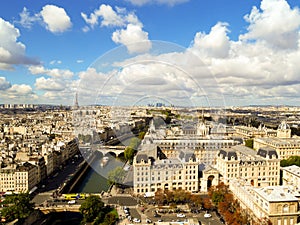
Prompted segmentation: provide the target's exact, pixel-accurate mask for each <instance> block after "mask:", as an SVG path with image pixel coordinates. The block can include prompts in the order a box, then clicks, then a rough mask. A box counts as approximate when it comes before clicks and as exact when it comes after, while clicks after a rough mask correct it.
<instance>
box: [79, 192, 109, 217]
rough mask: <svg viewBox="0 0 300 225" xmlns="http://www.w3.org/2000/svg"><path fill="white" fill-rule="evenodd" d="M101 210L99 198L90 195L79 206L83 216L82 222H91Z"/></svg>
mask: <svg viewBox="0 0 300 225" xmlns="http://www.w3.org/2000/svg"><path fill="white" fill-rule="evenodd" d="M103 209H104V203H103V202H102V201H101V198H100V197H99V196H96V195H91V196H89V197H87V198H86V199H85V201H84V202H83V203H82V204H81V206H80V208H79V211H80V213H81V214H82V216H83V221H84V222H93V221H94V220H95V219H96V218H97V216H99V214H100V213H101V212H102V211H103Z"/></svg>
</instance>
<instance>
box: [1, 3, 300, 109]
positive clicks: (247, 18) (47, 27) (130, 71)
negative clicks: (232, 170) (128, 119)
mask: <svg viewBox="0 0 300 225" xmlns="http://www.w3.org/2000/svg"><path fill="white" fill-rule="evenodd" d="M1 3H2V4H1V7H0V103H46V104H64V105H72V104H73V102H74V96H75V93H77V94H78V100H79V104H80V105H86V104H109V105H142V104H148V103H155V102H163V103H166V104H173V105H178V106H179V105H180V106H183V105H185V106H207V105H210V106H213V105H226V106H234V105H253V104H259V105H267V104H275V105H281V104H287V105H300V98H299V97H300V48H299V46H300V45H299V43H300V42H299V40H300V36H299V31H300V10H299V6H300V3H299V1H296V0H290V1H286V0H262V1H257V0H254V1H241V0H227V1H223V0H115V1H114V0H109V1H108V0H107V1H104V0H103V1H102V0H85V1H82V0H72V1H66V0H56V1H55V0H52V1H50V0H39V1H36V0H28V1H19V0H9V1H8V0H4V1H2V2H1Z"/></svg>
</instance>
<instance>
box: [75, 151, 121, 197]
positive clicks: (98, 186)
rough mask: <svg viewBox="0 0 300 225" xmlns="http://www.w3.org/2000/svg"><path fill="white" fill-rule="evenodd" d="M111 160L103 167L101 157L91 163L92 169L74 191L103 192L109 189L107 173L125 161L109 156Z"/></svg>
mask: <svg viewBox="0 0 300 225" xmlns="http://www.w3.org/2000/svg"><path fill="white" fill-rule="evenodd" d="M109 158H110V160H109V161H108V163H107V164H106V166H104V167H101V165H100V162H101V158H98V159H95V160H94V161H93V162H92V163H91V164H90V167H91V168H90V169H89V171H87V173H86V174H85V176H84V178H83V179H82V180H81V181H80V182H79V183H78V184H77V185H76V186H75V188H74V190H72V192H76V193H101V191H107V190H108V188H109V184H108V182H107V179H106V178H107V174H108V173H109V171H111V170H114V169H115V168H116V167H119V166H120V167H122V166H123V165H124V162H122V161H120V160H119V159H117V158H115V157H113V156H109Z"/></svg>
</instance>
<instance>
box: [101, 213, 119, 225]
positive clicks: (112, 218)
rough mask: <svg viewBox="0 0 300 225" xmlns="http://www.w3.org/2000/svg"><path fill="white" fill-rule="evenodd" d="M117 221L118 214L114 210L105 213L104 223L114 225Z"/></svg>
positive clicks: (103, 224)
mask: <svg viewBox="0 0 300 225" xmlns="http://www.w3.org/2000/svg"><path fill="white" fill-rule="evenodd" d="M116 222H117V216H116V214H115V213H113V212H109V213H107V214H106V215H105V217H104V221H103V223H102V225H113V224H115V223H116Z"/></svg>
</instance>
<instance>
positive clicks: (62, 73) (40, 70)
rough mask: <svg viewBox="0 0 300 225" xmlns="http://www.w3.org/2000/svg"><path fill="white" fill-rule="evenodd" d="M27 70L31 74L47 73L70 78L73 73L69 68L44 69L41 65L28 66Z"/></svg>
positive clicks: (52, 75)
mask: <svg viewBox="0 0 300 225" xmlns="http://www.w3.org/2000/svg"><path fill="white" fill-rule="evenodd" d="M28 70H29V71H30V73H31V74H34V75H41V74H44V75H48V76H50V77H56V78H71V77H73V75H74V73H73V72H72V71H70V70H63V69H57V68H54V69H46V68H45V67H43V66H30V67H28Z"/></svg>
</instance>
